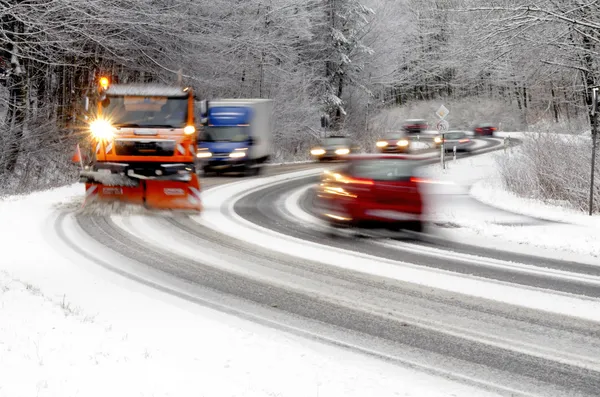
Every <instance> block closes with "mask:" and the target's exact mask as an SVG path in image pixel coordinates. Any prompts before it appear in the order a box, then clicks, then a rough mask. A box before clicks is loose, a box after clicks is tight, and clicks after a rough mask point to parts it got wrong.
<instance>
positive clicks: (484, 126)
mask: <svg viewBox="0 0 600 397" xmlns="http://www.w3.org/2000/svg"><path fill="white" fill-rule="evenodd" d="M496 130H497V128H496V127H495V126H494V125H493V124H491V123H480V124H477V125H476V126H475V129H474V131H473V132H475V135H490V136H493V135H494V132H495V131H496Z"/></svg>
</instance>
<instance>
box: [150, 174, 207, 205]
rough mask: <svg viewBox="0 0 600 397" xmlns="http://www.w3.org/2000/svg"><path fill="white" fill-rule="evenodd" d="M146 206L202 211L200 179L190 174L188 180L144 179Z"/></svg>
mask: <svg viewBox="0 0 600 397" xmlns="http://www.w3.org/2000/svg"><path fill="white" fill-rule="evenodd" d="M143 183H145V186H146V192H145V193H146V194H145V203H146V207H148V208H154V209H163V210H169V209H170V210H192V211H198V212H200V211H202V202H201V201H200V181H199V180H198V176H197V175H196V174H192V178H191V180H190V181H189V182H179V181H165V180H146V181H143Z"/></svg>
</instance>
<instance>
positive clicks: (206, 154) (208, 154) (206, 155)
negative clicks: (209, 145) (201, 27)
mask: <svg viewBox="0 0 600 397" xmlns="http://www.w3.org/2000/svg"><path fill="white" fill-rule="evenodd" d="M196 157H198V158H199V159H206V158H209V157H212V153H211V152H198V153H196Z"/></svg>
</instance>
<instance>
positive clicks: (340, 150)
mask: <svg viewBox="0 0 600 397" xmlns="http://www.w3.org/2000/svg"><path fill="white" fill-rule="evenodd" d="M348 153H350V149H338V150H336V151H335V154H348Z"/></svg>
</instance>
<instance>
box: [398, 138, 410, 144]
mask: <svg viewBox="0 0 600 397" xmlns="http://www.w3.org/2000/svg"><path fill="white" fill-rule="evenodd" d="M397 145H398V146H408V141H407V140H406V139H401V140H399V141H398V143H397Z"/></svg>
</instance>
